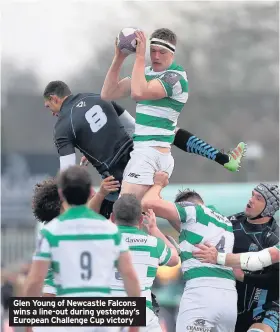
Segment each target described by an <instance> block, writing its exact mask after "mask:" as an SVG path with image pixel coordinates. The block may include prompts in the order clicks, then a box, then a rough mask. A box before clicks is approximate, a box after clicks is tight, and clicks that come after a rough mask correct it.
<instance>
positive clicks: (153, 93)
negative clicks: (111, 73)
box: [131, 57, 167, 101]
mask: <svg viewBox="0 0 280 332" xmlns="http://www.w3.org/2000/svg"><path fill="white" fill-rule="evenodd" d="M166 96H167V92H166V90H165V88H164V86H163V85H162V83H161V81H160V80H157V79H154V80H151V81H150V82H147V80H146V77H145V57H136V60H135V63H134V66H133V71H132V75H131V98H132V99H134V100H136V101H138V100H156V99H162V98H164V97H166Z"/></svg>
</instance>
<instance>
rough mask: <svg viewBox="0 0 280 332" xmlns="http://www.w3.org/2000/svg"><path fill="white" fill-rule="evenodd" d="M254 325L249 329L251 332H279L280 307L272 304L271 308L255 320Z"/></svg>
mask: <svg viewBox="0 0 280 332" xmlns="http://www.w3.org/2000/svg"><path fill="white" fill-rule="evenodd" d="M253 321H254V323H253V324H252V325H251V327H250V328H249V329H248V331H250V332H255V331H261V332H278V331H279V307H278V305H277V304H276V303H275V304H272V305H271V308H269V309H267V310H265V311H263V312H261V313H260V314H258V315H256V316H255V317H254V318H253Z"/></svg>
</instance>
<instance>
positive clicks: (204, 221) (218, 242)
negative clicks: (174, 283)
mask: <svg viewBox="0 0 280 332" xmlns="http://www.w3.org/2000/svg"><path fill="white" fill-rule="evenodd" d="M175 205H176V208H177V211H178V214H179V217H180V220H181V232H180V236H179V244H180V249H181V255H180V257H181V264H182V271H183V278H184V280H186V281H188V282H187V285H193V286H198V287H199V286H203V285H205V286H210V287H211V285H212V286H213V287H219V288H225V289H235V277H234V275H233V272H232V268H230V267H225V266H220V265H214V264H208V263H201V262H200V261H199V260H197V259H195V258H194V257H193V255H192V252H193V251H194V250H195V249H197V248H196V247H195V246H194V245H195V244H199V243H205V242H210V243H211V244H212V245H215V246H216V248H217V249H218V250H219V251H221V252H225V253H232V250H233V245H234V234H233V230H232V225H231V223H230V221H229V220H228V219H227V218H226V217H224V216H222V215H221V214H220V213H219V212H218V211H217V210H216V209H215V208H214V207H213V206H211V207H210V206H209V207H206V206H201V205H196V206H186V207H182V206H181V205H180V204H178V203H175Z"/></svg>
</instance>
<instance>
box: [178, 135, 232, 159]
mask: <svg viewBox="0 0 280 332" xmlns="http://www.w3.org/2000/svg"><path fill="white" fill-rule="evenodd" d="M173 144H174V145H175V146H177V148H179V149H181V150H183V151H185V152H189V153H194V154H197V155H199V156H202V157H205V158H208V159H211V160H214V161H216V162H217V163H218V164H220V165H224V164H226V163H228V162H229V156H228V155H227V154H225V153H222V152H221V151H219V150H217V149H216V148H213V146H212V145H210V144H208V143H206V142H205V141H203V140H202V139H200V138H199V137H197V136H195V135H193V134H192V133H190V132H189V131H187V130H184V129H179V130H178V131H177V133H176V135H175V139H174V143H173Z"/></svg>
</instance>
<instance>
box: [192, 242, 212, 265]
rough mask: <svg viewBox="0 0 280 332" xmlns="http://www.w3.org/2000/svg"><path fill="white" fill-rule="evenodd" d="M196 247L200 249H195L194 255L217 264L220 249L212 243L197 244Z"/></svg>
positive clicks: (203, 260) (203, 261) (206, 261)
mask: <svg viewBox="0 0 280 332" xmlns="http://www.w3.org/2000/svg"><path fill="white" fill-rule="evenodd" d="M195 247H196V248H198V249H200V250H194V251H193V253H192V254H193V256H194V257H195V258H196V259H198V260H200V261H201V262H202V263H210V264H217V256H218V250H217V249H216V247H214V246H212V245H211V244H210V243H205V244H196V245H195Z"/></svg>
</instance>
